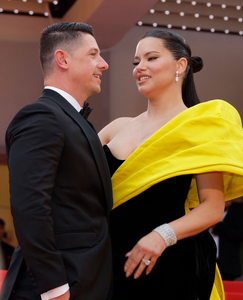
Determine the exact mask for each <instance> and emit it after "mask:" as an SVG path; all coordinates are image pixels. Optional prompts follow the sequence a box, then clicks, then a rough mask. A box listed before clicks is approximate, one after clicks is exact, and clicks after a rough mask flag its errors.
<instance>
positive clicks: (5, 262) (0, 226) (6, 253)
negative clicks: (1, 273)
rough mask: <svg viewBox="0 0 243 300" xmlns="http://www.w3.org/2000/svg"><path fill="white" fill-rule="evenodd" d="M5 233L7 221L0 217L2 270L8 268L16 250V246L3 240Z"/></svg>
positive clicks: (0, 260)
mask: <svg viewBox="0 0 243 300" xmlns="http://www.w3.org/2000/svg"><path fill="white" fill-rule="evenodd" d="M4 234H5V222H4V220H3V219H0V270H7V269H8V267H9V264H10V260H11V257H12V255H13V252H14V247H12V246H10V245H9V244H7V243H5V242H4V241H3V237H4Z"/></svg>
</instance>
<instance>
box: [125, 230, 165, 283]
mask: <svg viewBox="0 0 243 300" xmlns="http://www.w3.org/2000/svg"><path fill="white" fill-rule="evenodd" d="M165 248H166V245H165V241H164V239H163V238H162V237H161V236H160V235H159V234H158V233H157V232H155V231H152V232H150V233H149V234H147V235H146V236H144V237H143V238H141V240H139V241H138V243H137V244H136V245H135V246H134V247H133V249H132V250H131V251H130V252H128V253H127V254H126V257H128V259H127V261H126V263H125V266H124V271H125V273H126V277H129V276H130V275H131V274H132V273H133V272H134V270H135V269H136V268H137V267H138V268H137V270H136V271H135V273H134V279H137V278H138V277H139V276H140V275H141V274H142V273H143V271H144V269H145V268H146V267H147V270H146V275H148V274H149V273H150V272H151V271H152V269H153V267H154V265H155V263H156V261H157V259H158V258H159V257H160V255H161V254H162V253H163V252H164V250H165ZM142 259H145V260H150V264H149V265H148V266H146V264H145V262H143V261H142Z"/></svg>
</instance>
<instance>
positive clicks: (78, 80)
mask: <svg viewBox="0 0 243 300" xmlns="http://www.w3.org/2000/svg"><path fill="white" fill-rule="evenodd" d="M68 64H69V75H70V79H71V81H72V83H73V84H74V87H75V88H76V89H77V90H76V92H78V93H80V96H81V97H82V98H83V97H84V98H85V99H86V98H88V97H89V96H91V95H93V94H97V93H99V92H100V90H101V88H100V84H101V78H100V77H101V75H102V72H103V71H104V70H107V69H108V64H107V63H106V62H105V60H104V59H103V58H102V57H101V56H100V50H99V47H98V45H97V43H96V40H95V39H94V37H93V36H92V35H90V34H86V33H84V34H82V37H81V45H80V46H79V47H78V48H77V49H75V50H74V51H71V53H69V56H68Z"/></svg>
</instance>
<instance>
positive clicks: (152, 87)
mask: <svg viewBox="0 0 243 300" xmlns="http://www.w3.org/2000/svg"><path fill="white" fill-rule="evenodd" d="M134 65H135V68H134V70H133V77H134V78H135V80H136V83H137V86H138V90H139V92H140V93H141V94H142V95H144V96H146V97H148V98H151V97H156V96H160V95H161V93H164V92H166V91H167V90H168V89H169V88H170V87H171V86H173V85H174V84H176V81H175V77H176V70H177V69H176V67H177V61H176V60H175V59H174V57H173V56H172V54H171V53H170V51H169V50H167V49H166V48H165V47H164V46H163V41H162V40H161V39H159V38H154V37H147V38H144V39H143V40H141V41H140V42H139V43H138V45H137V48H136V53H135V58H134ZM177 84H178V83H177Z"/></svg>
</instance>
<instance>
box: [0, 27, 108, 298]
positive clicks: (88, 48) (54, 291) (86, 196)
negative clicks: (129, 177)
mask: <svg viewBox="0 0 243 300" xmlns="http://www.w3.org/2000/svg"><path fill="white" fill-rule="evenodd" d="M40 60H41V65H42V69H43V74H44V85H45V89H44V91H43V93H42V95H41V97H40V98H39V99H38V101H36V102H34V103H32V104H30V105H28V106H26V107H24V108H23V109H21V110H20V111H19V112H18V113H17V115H16V116H15V117H14V119H13V121H12V122H11V124H10V126H9V128H8V130H7V133H6V145H7V158H8V165H9V173H10V190H11V199H10V201H11V209H12V214H13V219H14V225H15V229H16V235H17V238H18V242H19V246H18V247H17V249H16V251H15V253H14V255H13V258H12V261H11V264H10V268H9V271H8V273H7V275H6V278H5V282H4V284H3V287H2V289H3V294H2V299H3V300H7V299H9V298H10V299H23V298H25V299H36V298H37V299H40V297H41V298H42V300H48V299H56V300H68V299H69V298H70V299H80V300H95V299H97V300H98V299H99V300H102V299H108V297H109V291H110V284H111V259H112V258H111V245H110V237H109V233H108V231H109V229H108V216H109V212H110V210H111V207H112V192H111V184H110V175H109V171H108V168H107V164H106V161H105V157H104V154H103V149H102V147H101V144H100V141H99V139H98V137H97V135H96V133H95V132H94V130H93V128H92V127H91V126H90V124H88V123H87V122H86V121H85V120H84V118H83V117H82V116H81V115H80V114H79V111H80V109H81V107H82V106H83V104H84V101H85V100H86V99H87V97H89V96H91V95H93V94H96V93H99V92H100V83H101V75H102V72H103V71H104V70H106V69H107V68H108V65H107V63H106V62H105V61H104V60H103V59H102V58H101V56H100V50H99V48H98V45H97V43H96V41H95V39H94V37H93V31H92V28H91V27H90V26H89V25H87V24H82V23H66V22H64V23H57V24H54V25H51V26H49V27H47V28H46V29H45V30H44V31H43V32H42V36H41V43H40Z"/></svg>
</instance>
